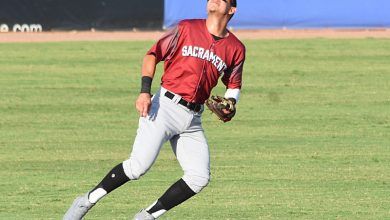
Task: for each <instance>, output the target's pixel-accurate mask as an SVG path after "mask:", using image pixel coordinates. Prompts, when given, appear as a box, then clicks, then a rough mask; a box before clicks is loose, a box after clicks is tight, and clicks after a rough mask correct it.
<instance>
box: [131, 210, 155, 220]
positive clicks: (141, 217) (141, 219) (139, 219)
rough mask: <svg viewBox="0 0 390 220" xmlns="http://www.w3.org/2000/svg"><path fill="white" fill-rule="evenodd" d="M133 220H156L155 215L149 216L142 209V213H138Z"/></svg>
mask: <svg viewBox="0 0 390 220" xmlns="http://www.w3.org/2000/svg"><path fill="white" fill-rule="evenodd" d="M133 220H155V218H154V217H153V215H151V214H149V212H147V211H146V210H145V209H142V210H141V211H140V212H138V213H137V214H136V215H135V216H134V219H133Z"/></svg>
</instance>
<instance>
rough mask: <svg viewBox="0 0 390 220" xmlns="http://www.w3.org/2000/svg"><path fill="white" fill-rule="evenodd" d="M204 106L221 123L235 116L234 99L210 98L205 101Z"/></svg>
mask: <svg viewBox="0 0 390 220" xmlns="http://www.w3.org/2000/svg"><path fill="white" fill-rule="evenodd" d="M205 104H206V106H207V107H208V108H209V109H210V111H211V112H213V113H215V114H216V115H217V117H218V118H219V119H220V120H221V121H223V122H228V121H230V120H232V118H233V117H234V115H235V114H236V107H235V104H236V101H235V100H234V99H226V98H224V97H221V96H211V97H210V98H209V99H207V100H206V102H205Z"/></svg>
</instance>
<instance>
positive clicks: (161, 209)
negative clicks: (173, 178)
mask: <svg viewBox="0 0 390 220" xmlns="http://www.w3.org/2000/svg"><path fill="white" fill-rule="evenodd" d="M195 194H196V193H195V192H194V191H192V190H191V188H190V187H189V186H188V185H187V184H186V183H185V182H184V180H183V179H180V180H179V181H177V182H176V183H174V184H173V185H172V186H171V187H169V189H168V190H167V191H166V192H165V193H164V195H162V196H161V197H160V198H159V199H158V200H157V201H156V202H154V203H153V204H152V205H151V206H149V207H148V208H147V209H146V211H147V212H148V213H150V214H151V215H153V217H154V218H158V217H160V216H161V215H163V214H164V213H165V212H166V211H168V210H170V209H172V208H173V207H175V206H177V205H179V204H181V203H182V202H184V201H186V200H187V199H189V198H191V197H192V196H194V195H195Z"/></svg>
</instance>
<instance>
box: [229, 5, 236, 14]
mask: <svg viewBox="0 0 390 220" xmlns="http://www.w3.org/2000/svg"><path fill="white" fill-rule="evenodd" d="M236 11H237V8H236V7H230V9H229V15H232V14H234V13H236Z"/></svg>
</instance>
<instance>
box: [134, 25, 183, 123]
mask: <svg viewBox="0 0 390 220" xmlns="http://www.w3.org/2000/svg"><path fill="white" fill-rule="evenodd" d="M178 38H179V27H178V26H176V27H175V28H173V29H171V30H170V31H168V32H167V33H166V34H164V36H162V37H161V38H160V39H159V40H158V41H157V42H156V43H155V44H154V45H153V46H152V48H151V49H150V50H149V51H148V52H147V54H146V55H145V57H144V60H143V63H142V86H141V93H140V94H139V96H138V99H137V101H136V102H135V107H136V109H137V111H138V112H139V114H140V116H141V117H146V116H147V115H148V113H149V110H150V106H151V95H150V89H151V86H152V80H153V77H154V73H155V71H156V65H157V63H159V62H160V61H165V60H167V59H169V57H170V55H171V54H172V53H173V52H174V51H175V50H176V46H177V41H178Z"/></svg>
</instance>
